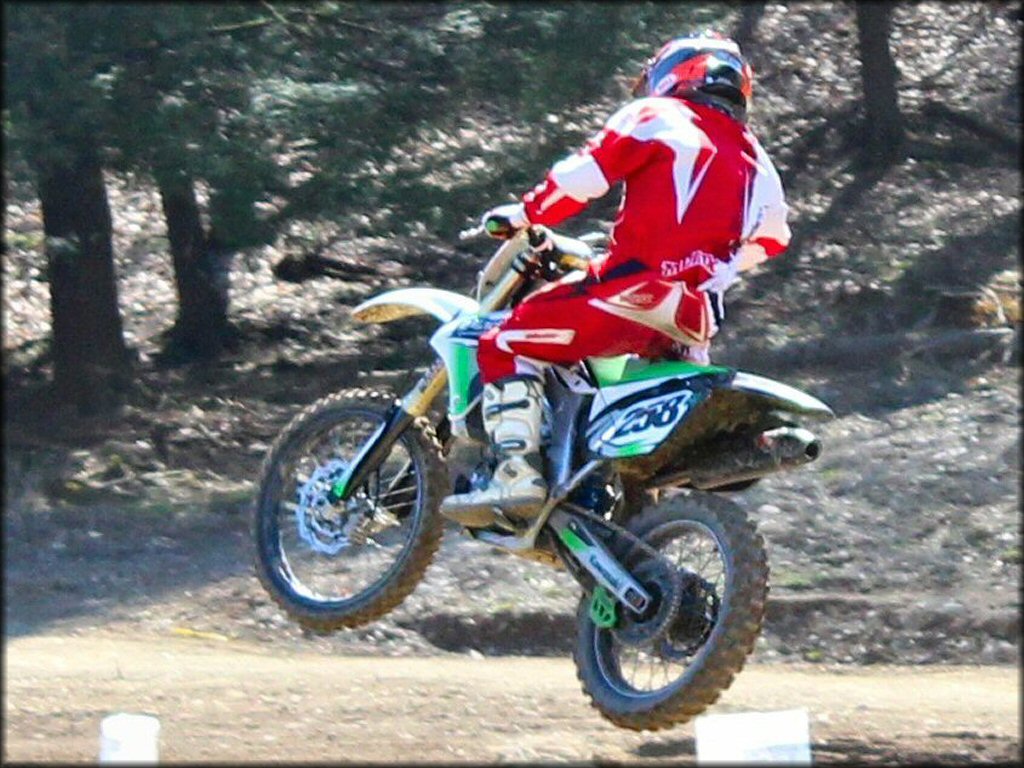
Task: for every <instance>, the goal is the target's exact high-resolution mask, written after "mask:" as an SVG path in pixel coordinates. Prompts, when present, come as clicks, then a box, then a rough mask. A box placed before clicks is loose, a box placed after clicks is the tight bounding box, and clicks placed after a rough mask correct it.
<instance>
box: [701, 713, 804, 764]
mask: <svg viewBox="0 0 1024 768" xmlns="http://www.w3.org/2000/svg"><path fill="white" fill-rule="evenodd" d="M694 730H695V732H696V734H697V764H698V765H713V764H715V763H733V764H736V763H741V764H742V763H789V764H790V765H810V764H811V738H810V727H809V725H808V721H807V710H806V709H788V710H783V711H781V712H740V713H736V714H729V715H705V716H703V717H698V718H697V720H696V721H695V722H694Z"/></svg>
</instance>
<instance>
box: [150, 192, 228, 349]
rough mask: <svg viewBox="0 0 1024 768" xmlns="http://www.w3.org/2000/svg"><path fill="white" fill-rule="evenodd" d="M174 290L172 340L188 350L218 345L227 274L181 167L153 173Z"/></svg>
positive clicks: (225, 327) (224, 315)
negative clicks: (165, 232)
mask: <svg viewBox="0 0 1024 768" xmlns="http://www.w3.org/2000/svg"><path fill="white" fill-rule="evenodd" d="M157 184H158V186H159V188H160V200H161V202H162V204H163V210H164V219H165V220H166V222H167V239H168V240H169V241H170V246H171V259H172V262H173V264H174V281H175V286H176V288H177V291H178V317H177V320H176V321H175V325H174V330H173V331H172V344H176V345H178V346H179V347H180V349H181V351H183V352H185V353H187V354H189V355H197V356H200V357H209V356H212V355H215V354H216V353H217V352H219V351H220V349H221V348H222V346H223V344H224V340H225V337H226V334H227V330H228V276H227V274H226V270H225V269H223V265H222V264H221V259H220V257H219V256H218V254H217V251H216V249H215V248H214V246H213V244H212V243H211V241H210V238H209V237H208V236H207V233H206V231H205V230H204V229H203V223H202V220H201V218H200V215H199V203H198V201H197V200H196V194H195V185H194V183H193V180H192V179H191V178H190V177H189V176H187V175H186V174H183V173H162V174H160V175H159V177H158V179H157Z"/></svg>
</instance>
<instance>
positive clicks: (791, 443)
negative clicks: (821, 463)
mask: <svg viewBox="0 0 1024 768" xmlns="http://www.w3.org/2000/svg"><path fill="white" fill-rule="evenodd" d="M820 454H821V442H820V441H819V440H818V438H817V437H815V435H814V433H813V432H811V431H809V430H807V429H803V428H802V427H777V428H776V429H769V430H767V431H765V432H762V433H760V434H759V435H757V436H756V437H754V438H753V439H750V438H745V439H741V440H733V441H730V443H729V444H728V446H723V450H715V451H713V452H710V453H709V455H707V456H702V457H701V458H699V459H697V460H696V461H694V462H692V463H690V464H689V465H688V466H686V467H685V468H683V469H673V470H670V471H669V472H666V473H664V474H662V475H658V476H656V477H655V478H653V479H652V480H651V481H650V486H651V487H653V488H657V487H664V486H671V485H685V484H689V485H692V486H693V487H694V488H698V489H700V490H702V491H706V490H709V489H713V488H718V487H719V486H722V485H732V484H733V483H740V482H743V481H745V480H755V479H757V478H759V477H764V476H765V475H770V474H772V473H774V472H782V471H784V470H787V469H793V468H795V467H799V466H801V465H803V464H809V463H810V462H812V461H814V460H815V459H816V458H818V456H819V455H820Z"/></svg>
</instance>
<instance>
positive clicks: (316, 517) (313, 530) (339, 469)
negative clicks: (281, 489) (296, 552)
mask: <svg viewBox="0 0 1024 768" xmlns="http://www.w3.org/2000/svg"><path fill="white" fill-rule="evenodd" d="M347 468H348V463H347V462H345V461H342V460H341V459H331V460H330V461H328V462H327V463H325V464H323V465H321V466H319V467H317V468H316V469H315V470H313V473H312V474H311V475H310V476H309V479H308V480H307V481H306V482H305V483H303V484H302V485H301V486H300V487H299V488H298V489H297V490H296V492H295V495H296V506H295V522H296V524H297V526H298V529H299V537H300V538H301V539H302V540H303V541H304V542H306V543H307V544H309V546H310V547H312V548H313V549H314V550H315V551H317V552H321V553H323V554H326V555H335V554H337V553H338V552H340V551H341V550H342V549H344V548H345V547H347V546H348V544H349V537H348V536H347V535H346V532H345V528H346V525H345V523H346V520H347V518H348V516H349V515H348V514H347V513H346V512H344V511H342V510H341V509H340V508H339V507H336V506H335V505H334V504H332V503H331V501H330V493H331V488H332V486H333V485H334V483H335V482H336V481H337V480H338V479H339V478H340V477H341V476H342V475H343V474H344V473H345V470H346V469H347Z"/></svg>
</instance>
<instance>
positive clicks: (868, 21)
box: [854, 1, 903, 165]
mask: <svg viewBox="0 0 1024 768" xmlns="http://www.w3.org/2000/svg"><path fill="white" fill-rule="evenodd" d="M854 5H855V7H856V9H857V40H858V44H859V46H860V72H861V82H862V85H863V91H864V110H865V114H866V126H865V127H866V135H865V139H866V143H865V160H867V161H868V163H869V164H871V165H880V164H881V165H884V164H886V163H889V162H891V161H892V160H893V159H894V158H895V157H896V156H897V155H898V154H899V151H900V148H901V146H902V143H903V117H902V115H901V114H900V108H899V99H898V97H897V92H896V82H897V80H898V78H899V71H898V70H897V69H896V62H895V61H894V60H893V56H892V51H891V50H890V48H889V35H890V32H891V30H892V9H893V5H892V4H891V3H888V2H865V1H861V2H857V3H854Z"/></svg>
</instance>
